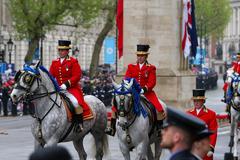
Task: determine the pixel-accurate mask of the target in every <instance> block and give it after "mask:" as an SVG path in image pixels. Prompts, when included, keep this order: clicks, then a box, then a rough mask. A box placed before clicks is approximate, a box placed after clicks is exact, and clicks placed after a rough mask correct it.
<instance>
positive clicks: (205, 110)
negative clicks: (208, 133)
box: [203, 105, 208, 113]
mask: <svg viewBox="0 0 240 160" xmlns="http://www.w3.org/2000/svg"><path fill="white" fill-rule="evenodd" d="M203 111H204V112H206V113H208V109H207V107H206V106H205V105H204V106H203Z"/></svg>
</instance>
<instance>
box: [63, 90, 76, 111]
mask: <svg viewBox="0 0 240 160" xmlns="http://www.w3.org/2000/svg"><path fill="white" fill-rule="evenodd" d="M65 94H66V96H67V97H68V98H69V99H70V100H71V102H72V104H73V105H74V107H75V108H77V107H78V106H79V104H78V101H77V99H76V98H75V97H74V96H73V95H72V94H71V93H69V92H65Z"/></svg>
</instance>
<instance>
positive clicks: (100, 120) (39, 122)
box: [11, 64, 108, 160]
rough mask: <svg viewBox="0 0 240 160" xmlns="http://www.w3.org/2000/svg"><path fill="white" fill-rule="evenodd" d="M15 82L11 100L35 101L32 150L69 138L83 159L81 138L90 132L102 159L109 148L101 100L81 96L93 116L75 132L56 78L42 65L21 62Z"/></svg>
mask: <svg viewBox="0 0 240 160" xmlns="http://www.w3.org/2000/svg"><path fill="white" fill-rule="evenodd" d="M15 81H16V82H15V85H14V88H13V91H12V93H11V98H12V100H13V102H18V101H20V100H22V99H25V100H28V101H31V102H32V103H33V104H34V109H35V114H34V115H33V117H34V121H33V124H32V126H31V130H32V134H33V136H34V138H35V144H34V146H35V149H38V148H42V147H45V146H52V145H57V143H60V142H68V141H72V142H73V145H74V147H75V149H76V150H77V152H78V155H79V158H80V160H85V159H87V154H86V152H85V150H84V146H83V139H84V137H85V136H86V135H87V134H88V133H91V134H92V135H93V137H94V141H95V148H93V149H95V151H96V155H95V158H96V159H97V160H101V159H102V158H103V154H105V153H106V152H107V151H108V139H107V136H106V135H105V133H104V129H105V128H106V126H107V111H106V108H105V105H104V104H103V103H102V101H100V100H99V99H98V98H96V97H94V96H91V95H88V96H84V100H85V102H86V103H87V104H88V105H89V106H90V108H91V110H92V112H93V115H94V118H92V119H89V120H84V123H83V131H82V132H80V133H77V132H74V131H73V128H74V127H73V126H74V125H73V123H72V122H70V121H69V120H68V118H67V112H66V109H65V107H64V106H63V101H62V99H61V98H60V95H59V92H58V91H57V88H58V86H57V84H56V82H55V80H54V79H53V78H52V77H51V75H50V74H49V72H48V71H47V70H46V69H45V68H44V67H43V66H39V64H36V65H31V66H28V65H24V69H23V70H22V71H19V72H18V73H17V74H16V76H15ZM58 89H59V88H58Z"/></svg>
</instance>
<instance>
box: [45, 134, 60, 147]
mask: <svg viewBox="0 0 240 160" xmlns="http://www.w3.org/2000/svg"><path fill="white" fill-rule="evenodd" d="M58 142H59V139H58V138H57V136H52V137H51V138H50V139H49V140H48V141H47V143H46V145H45V147H49V146H55V145H57V144H58Z"/></svg>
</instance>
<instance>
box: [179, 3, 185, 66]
mask: <svg viewBox="0 0 240 160" xmlns="http://www.w3.org/2000/svg"><path fill="white" fill-rule="evenodd" d="M182 12H183V0H181V2H180V13H181V14H180V27H179V28H180V29H179V37H180V41H179V42H180V45H179V52H180V67H179V69H180V70H183V59H184V58H183V51H182V14H183V13H182Z"/></svg>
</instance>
